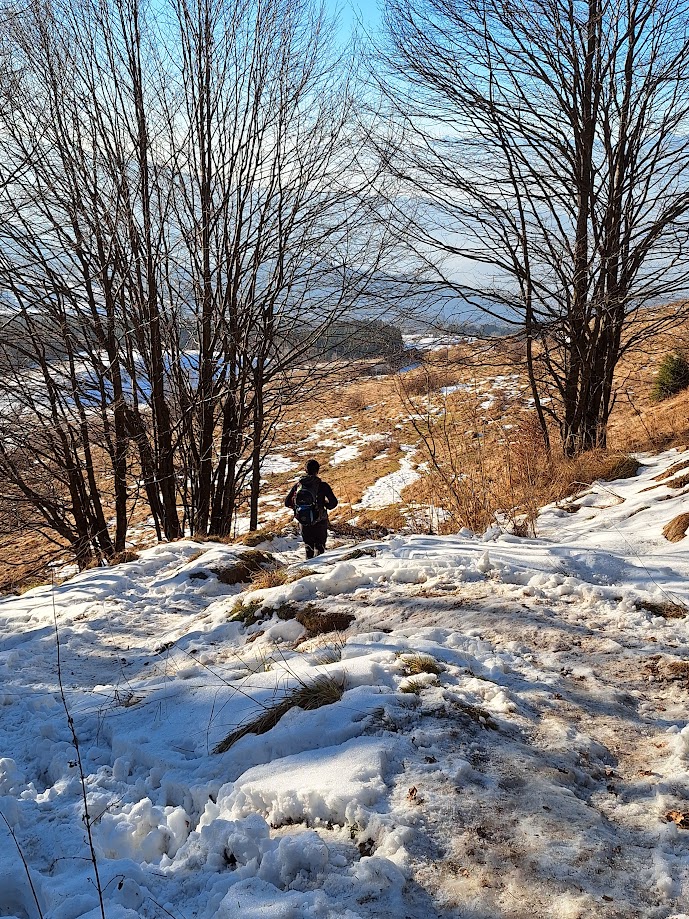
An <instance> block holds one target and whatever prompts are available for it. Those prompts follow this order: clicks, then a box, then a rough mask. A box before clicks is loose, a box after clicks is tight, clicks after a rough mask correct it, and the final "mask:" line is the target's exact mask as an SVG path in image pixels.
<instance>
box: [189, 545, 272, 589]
mask: <svg viewBox="0 0 689 919" xmlns="http://www.w3.org/2000/svg"><path fill="white" fill-rule="evenodd" d="M276 567H277V562H276V560H275V557H274V556H272V555H271V554H270V553H269V552H259V550H258V549H249V550H248V551H246V552H242V554H241V556H240V557H239V558H238V559H237V561H236V562H235V563H234V564H233V565H223V566H222V567H217V568H209V571H212V572H213V574H214V575H215V576H216V577H217V578H218V580H219V581H220V583H221V584H227V585H228V586H232V585H233V584H244V583H246V582H247V581H251V580H253V579H254V577H257V576H258V575H259V574H260V573H261V572H262V571H264V570H265V569H268V570H269V571H272V570H274V569H275V568H276ZM193 576H194V575H193V574H190V575H189V577H193Z"/></svg>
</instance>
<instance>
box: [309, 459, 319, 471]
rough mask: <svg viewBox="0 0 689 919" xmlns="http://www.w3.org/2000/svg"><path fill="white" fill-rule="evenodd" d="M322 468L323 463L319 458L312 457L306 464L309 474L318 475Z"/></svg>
mask: <svg viewBox="0 0 689 919" xmlns="http://www.w3.org/2000/svg"><path fill="white" fill-rule="evenodd" d="M320 468H321V464H320V463H319V462H318V460H315V459H310V460H309V461H308V463H307V464H306V474H307V475H318V470H319V469H320Z"/></svg>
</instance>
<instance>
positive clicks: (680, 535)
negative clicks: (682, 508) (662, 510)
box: [663, 514, 689, 542]
mask: <svg viewBox="0 0 689 919" xmlns="http://www.w3.org/2000/svg"><path fill="white" fill-rule="evenodd" d="M688 529H689V514H678V515H677V517H674V518H673V519H672V520H671V521H670V522H669V523H666V524H665V526H664V527H663V536H664V537H665V539H667V540H668V541H669V542H679V541H680V540H681V539H684V537H685V536H686V535H687V530H688Z"/></svg>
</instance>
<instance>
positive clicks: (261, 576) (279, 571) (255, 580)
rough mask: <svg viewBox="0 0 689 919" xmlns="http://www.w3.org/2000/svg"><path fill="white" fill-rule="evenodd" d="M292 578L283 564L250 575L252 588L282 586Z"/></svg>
mask: <svg viewBox="0 0 689 919" xmlns="http://www.w3.org/2000/svg"><path fill="white" fill-rule="evenodd" d="M290 580H292V578H291V577H290V574H289V572H288V570H287V568H286V567H285V566H280V567H279V568H269V569H268V570H261V571H257V572H255V573H254V574H253V575H252V576H251V589H252V590H267V589H269V588H270V587H282V586H283V584H287V583H289V581H290Z"/></svg>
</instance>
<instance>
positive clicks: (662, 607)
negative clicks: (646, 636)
mask: <svg viewBox="0 0 689 919" xmlns="http://www.w3.org/2000/svg"><path fill="white" fill-rule="evenodd" d="M639 605H640V607H641V608H642V609H645V610H648V612H649V613H653V615H654V616H662V617H663V619H685V618H686V616H687V615H688V614H689V609H687V607H685V606H681V605H680V604H679V603H673V602H672V601H671V600H664V601H663V602H662V603H657V602H656V601H654V600H642V601H641V602H640V604H639Z"/></svg>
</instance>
